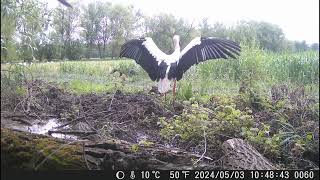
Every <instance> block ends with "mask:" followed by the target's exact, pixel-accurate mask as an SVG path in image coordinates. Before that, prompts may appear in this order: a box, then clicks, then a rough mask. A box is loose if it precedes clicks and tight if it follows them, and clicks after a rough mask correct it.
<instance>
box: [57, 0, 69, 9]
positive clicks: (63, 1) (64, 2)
mask: <svg viewBox="0 0 320 180" xmlns="http://www.w3.org/2000/svg"><path fill="white" fill-rule="evenodd" d="M58 1H59V2H60V3H61V4H63V5H64V6H66V7H68V8H72V5H71V4H70V3H68V2H67V1H66V0H58Z"/></svg>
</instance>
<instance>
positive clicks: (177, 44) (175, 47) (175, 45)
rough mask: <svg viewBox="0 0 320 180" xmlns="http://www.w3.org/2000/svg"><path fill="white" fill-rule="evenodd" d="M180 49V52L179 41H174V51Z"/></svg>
mask: <svg viewBox="0 0 320 180" xmlns="http://www.w3.org/2000/svg"><path fill="white" fill-rule="evenodd" d="M176 51H179V52H180V44H179V41H175V42H174V52H176Z"/></svg>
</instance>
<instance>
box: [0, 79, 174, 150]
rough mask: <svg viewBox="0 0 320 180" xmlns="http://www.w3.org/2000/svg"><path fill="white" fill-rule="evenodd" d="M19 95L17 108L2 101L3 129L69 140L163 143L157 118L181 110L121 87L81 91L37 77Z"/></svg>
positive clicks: (172, 114)
mask: <svg viewBox="0 0 320 180" xmlns="http://www.w3.org/2000/svg"><path fill="white" fill-rule="evenodd" d="M17 98H19V99H18V100H17V102H19V103H17V105H16V106H15V107H14V108H13V107H11V106H10V105H9V104H8V105H6V104H5V103H2V104H1V106H2V107H1V109H2V113H1V127H5V128H11V129H17V130H20V131H27V132H32V133H38V134H48V135H52V136H54V137H60V138H70V139H90V140H96V141H99V140H103V139H107V138H117V139H121V140H124V141H127V142H130V143H139V142H141V141H148V142H153V143H160V144H163V143H165V142H164V140H163V139H162V138H161V137H160V136H159V131H160V127H159V125H158V124H159V123H158V121H159V118H160V117H167V118H170V117H173V116H174V115H175V114H176V113H177V112H174V111H172V110H170V109H167V108H166V107H164V106H163V105H162V104H161V103H160V101H159V98H158V97H157V95H155V94H154V95H146V94H123V93H122V92H121V91H119V90H118V91H116V92H114V93H112V94H94V93H91V94H84V95H77V94H72V93H70V92H68V91H65V90H63V89H61V88H58V86H57V85H56V84H50V83H46V82H42V81H39V80H37V81H34V82H32V83H30V84H28V92H27V94H26V95H25V96H22V97H17ZM88 132H90V133H88ZM59 134H60V135H59ZM62 135H64V136H62ZM67 135H68V136H67Z"/></svg>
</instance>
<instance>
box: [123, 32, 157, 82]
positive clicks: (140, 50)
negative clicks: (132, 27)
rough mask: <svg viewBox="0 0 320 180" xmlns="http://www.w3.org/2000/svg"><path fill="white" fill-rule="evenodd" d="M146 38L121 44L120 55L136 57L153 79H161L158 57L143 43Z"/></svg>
mask: <svg viewBox="0 0 320 180" xmlns="http://www.w3.org/2000/svg"><path fill="white" fill-rule="evenodd" d="M144 41H145V39H142V38H141V39H133V40H130V41H128V42H126V43H125V44H123V45H122V46H121V50H120V57H127V58H130V59H134V60H135V61H136V62H137V64H139V65H140V66H141V67H142V68H143V69H144V70H145V71H146V72H147V73H148V75H149V77H150V79H151V80H152V81H156V80H157V81H158V80H159V72H158V71H159V66H158V62H157V61H156V59H155V58H154V57H153V56H152V55H151V54H150V53H149V51H148V50H147V49H146V48H145V47H144V46H143V45H142V43H143V42H144Z"/></svg>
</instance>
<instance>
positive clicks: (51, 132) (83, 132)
mask: <svg viewBox="0 0 320 180" xmlns="http://www.w3.org/2000/svg"><path fill="white" fill-rule="evenodd" d="M53 133H56V134H76V135H91V134H97V132H96V131H52V130H50V131H48V134H49V135H51V134H53Z"/></svg>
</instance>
